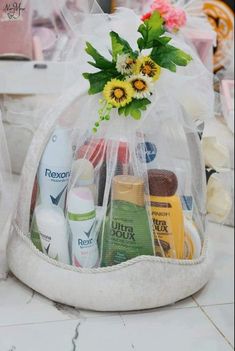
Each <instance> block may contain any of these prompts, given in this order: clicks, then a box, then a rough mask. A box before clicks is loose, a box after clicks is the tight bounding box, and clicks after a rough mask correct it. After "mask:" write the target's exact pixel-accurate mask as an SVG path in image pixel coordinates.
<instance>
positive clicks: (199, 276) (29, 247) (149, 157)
mask: <svg viewBox="0 0 235 351" xmlns="http://www.w3.org/2000/svg"><path fill="white" fill-rule="evenodd" d="M154 16H155V17H154V18H152V20H156V21H161V20H160V17H159V16H158V15H157V14H155V15H154ZM130 20H131V21H132V22H131V23H132V24H131V27H130V28H132V27H133V33H132V34H130V37H129V40H132V43H133V42H134V41H133V39H135V36H136V28H138V25H139V24H140V23H139V20H138V18H137V17H136V16H135V15H134V13H133V12H132V11H129V10H121V11H119V12H118V13H117V14H115V15H112V16H103V15H102V16H100V15H98V16H94V15H93V16H91V18H87V21H88V22H87V23H86V24H87V27H86V26H84V27H83V29H84V30H85V28H88V27H89V25H88V24H89V23H90V24H92V25H95V24H96V26H97V29H98V33H96V34H97V35H98V36H99V35H100V32H102V31H104V33H103V36H102V38H104V39H103V43H102V45H103V47H102V45H100V48H99V49H100V50H102V53H104V54H107V53H108V52H106V50H107V48H108V47H109V46H108V45H109V44H108V42H106V39H105V38H106V36H107V33H108V32H109V31H110V30H114V29H115V28H117V27H120V23H121V24H122V26H123V27H122V28H123V30H125V29H124V28H125V26H127V23H129V24H130ZM96 21H97V22H96ZM95 22H96V23H95ZM148 23H149V24H150V23H151V22H146V23H145V24H144V26H148ZM89 28H90V27H89ZM143 28H145V27H142V29H143ZM142 32H144V31H142ZM89 33H90V32H89ZM162 34H163V32H162ZM83 35H84V33H83ZM110 35H111V38H112V39H113V46H112V49H113V54H114V52H116V50H120V52H123V50H126V49H127V51H128V52H129V54H130V55H131V48H130V46H129V45H128V43H127V42H126V41H123V40H122V38H121V37H119V35H118V34H117V33H115V32H113V31H111V32H110ZM131 36H132V37H131ZM114 38H115V39H114ZM85 39H87V37H86V36H85ZM89 41H90V42H92V43H96V42H97V40H96V36H95V35H93V38H92V35H91V34H90V35H89ZM172 42H173V40H172ZM139 43H140V42H139ZM141 43H142V42H141ZM174 44H175V45H177V44H178V46H177V47H179V46H180V44H179V43H177V41H175V40H174ZM86 45H87V53H88V54H90V55H91V56H92V57H93V59H94V60H96V59H97V58H98V60H101V62H102V64H101V66H102V65H103V63H104V64H105V65H108V67H109V68H110V67H113V65H114V64H115V66H116V69H117V70H118V69H119V66H118V65H117V62H116V59H117V57H118V55H117V57H116V56H114V58H113V62H112V63H111V62H110V61H109V63H108V61H107V60H104V57H103V58H101V55H100V54H99V53H98V52H97V51H96V50H95V49H94V47H93V46H92V44H90V43H87V44H86ZM94 45H95V44H94ZM139 45H140V46H141V45H142V44H139ZM143 45H147V46H149V44H148V43H145V44H143ZM154 45H155V44H154ZM166 45H167V44H166ZM183 48H184V49H185V52H187V53H188V54H185V53H183V51H180V52H179V51H177V54H179V55H180V57H181V55H183V57H185V60H186V61H185V60H184V61H182V60H180V59H179V60H177V63H176V65H182V66H187V64H188V67H184V68H179V67H178V72H177V73H172V72H169V71H168V70H167V69H166V68H162V70H161V69H160V66H156V65H154V61H151V62H152V64H153V66H152V67H153V68H156V71H154V72H153V73H154V78H156V84H155V86H156V88H153V90H152V93H151V94H150V92H148V93H147V92H146V94H145V95H144V96H145V97H144V98H143V97H142V95H135V94H137V92H134V86H133V88H132V87H131V86H132V85H131V80H128V81H127V80H124V77H125V72H124V71H122V72H123V73H122V74H121V76H122V78H123V80H119V79H114V80H111V81H108V82H107V81H106V82H105V83H104V84H103V83H101V82H100V80H97V79H96V80H95V86H94V85H93V83H92V82H91V81H92V78H91V77H93V73H91V74H88V73H87V74H85V75H84V77H85V78H88V79H89V80H90V83H91V84H90V85H91V86H90V89H91V90H90V94H91V93H92V90H93V89H94V90H93V93H94V96H93V97H92V96H89V95H88V94H87V92H86V91H87V90H85V91H83V90H82V89H81V86H80V84H79V83H78V84H77V85H75V86H74V87H73V88H71V89H70V90H69V91H68V92H67V93H66V94H64V95H63V96H62V97H61V99H60V100H59V102H57V104H56V105H55V106H52V108H51V110H50V111H49V112H48V114H47V115H46V116H45V119H44V121H43V122H42V124H41V125H40V127H39V129H38V131H37V132H36V134H35V137H34V139H33V142H32V145H31V147H30V150H29V153H28V156H27V159H26V162H25V166H24V170H23V175H22V180H21V187H20V189H21V191H20V196H19V201H18V208H17V211H16V216H15V219H14V221H13V231H12V235H11V238H10V241H9V245H8V260H9V265H10V269H11V271H12V272H13V273H14V274H15V275H16V276H17V277H18V278H19V279H20V280H22V281H23V282H24V283H25V284H27V285H29V286H30V287H31V288H33V289H34V290H36V291H38V292H39V293H41V294H43V295H45V296H47V297H48V298H50V299H52V300H54V301H58V302H60V303H64V304H68V305H72V306H75V307H79V308H85V309H90V310H97V311H127V310H141V309H150V308H155V307H160V306H164V305H168V304H171V303H174V302H176V301H179V300H181V299H184V298H186V297H188V296H190V295H192V294H194V293H195V292H196V291H198V290H200V289H201V288H202V287H203V286H204V285H205V284H206V283H207V282H208V280H209V278H210V275H211V271H212V255H211V252H210V250H209V246H208V238H207V234H206V199H205V194H206V181H205V173H204V168H205V166H204V164H203V159H202V154H201V147H200V140H199V137H198V134H197V132H196V130H195V127H194V123H193V118H194V117H197V116H198V114H199V113H201V112H202V114H203V115H208V114H209V113H210V111H211V108H212V106H211V105H212V104H213V99H211V96H212V94H211V91H210V90H211V89H212V88H211V77H210V75H209V73H208V72H207V71H206V69H205V68H204V66H203V65H202V64H201V62H200V61H199V59H198V58H197V57H196V56H194V54H193V52H191V50H190V48H189V47H187V46H184V45H183ZM165 49H166V50H168V49H169V47H168V46H166V47H165ZM172 50H173V49H172ZM177 50H178V49H177ZM132 53H133V54H134V55H136V59H135V60H134V61H135V62H134V65H135V69H137V68H136V67H137V66H136V65H138V62H139V61H138V60H139V59H140V58H137V52H136V51H135V52H134V51H133V52H132ZM166 55H167V54H166ZM185 55H186V56H185ZM190 55H192V57H191V56H190ZM83 60H85V61H86V60H87V57H86V56H85V55H84V57H83ZM99 62H100V61H99ZM131 62H132V61H131ZM149 62H150V61H148V63H149ZM96 63H97V65H98V66H100V64H98V61H97V60H96ZM129 63H130V62H129V60H128V64H129ZM81 67H83V68H84V67H86V69H89V65H87V66H86V65H85V64H84V62H83V64H82V65H81ZM122 67H123V66H122ZM141 67H142V66H141ZM157 67H158V68H157ZM83 68H81V69H83ZM98 68H100V67H98ZM171 68H172V70H173V66H171ZM175 68H176V66H174V69H175ZM128 69H130V67H129V66H128ZM108 72H109V73H110V71H108ZM112 72H113V71H112ZM114 72H115V74H116V70H115V69H114ZM196 72H197V73H196ZM106 73H107V72H106ZM109 73H108V74H109ZM150 73H151V72H149V71H147V72H146V74H143V75H141V77H142V80H141V82H142V83H144V82H147V81H149V80H151V79H150V75H149V80H148V78H147V74H150ZM94 74H97V72H96V73H94ZM99 74H100V73H99ZM128 77H129V75H128ZM198 77H200V79H203V82H204V87H203V89H205V91H206V90H207V93H206V94H205V97H206V99H207V104H204V103H202V104H200V105H199V104H198V106H195V105H192V104H190V103H189V101H192V100H193V94H194V92H195V90H197V88H198V87H199V86H200V84H201V82H200V81H199V80H198ZM139 78H140V77H139ZM154 78H152V79H154ZM78 79H82V78H80V77H78ZM128 79H131V78H130V77H129V78H128ZM170 79H171V83H172V85H171V86H170V85H169V80H170ZM183 81H184V82H185V84H186V85H185V86H186V87H188V86H191V87H192V90H191V96H190V91H187V96H188V101H187V103H186V104H183V103H182V101H183V91H184V90H183V89H184V88H183ZM116 84H117V87H116V86H115V85H116ZM97 85H98V87H97ZM104 86H105V88H104V90H105V91H106V92H107V91H109V88H110V91H111V92H112V93H111V94H108V93H107V94H105V92H104V96H107V99H108V100H109V101H110V103H109V104H106V102H105V100H104V98H103V99H102V95H101V94H100V93H98V94H95V92H96V89H98V90H99V91H100V92H101V91H102V90H103V87H104ZM176 86H179V87H180V88H179V90H180V89H181V93H180V92H179V91H177V92H175V91H174V89H175V87H176ZM137 87H139V84H137ZM186 89H187V88H186ZM122 92H123V95H122ZM124 92H125V94H124ZM120 94H121V95H122V96H120ZM138 94H140V92H139V93H138ZM135 96H138V99H137V98H136V97H135ZM146 96H148V98H147V97H146ZM122 98H123V99H122ZM124 98H125V99H127V101H128V102H126V104H125V103H124ZM100 99H101V100H100ZM120 99H121V100H120ZM108 100H107V101H108ZM198 101H200V99H199V100H198ZM120 102H122V104H121V105H120ZM99 103H100V104H101V107H100V109H99ZM103 103H104V104H105V106H104V105H103ZM132 103H134V106H133V105H129V104H132ZM112 104H113V105H112ZM143 104H144V105H143ZM128 106H129V107H128ZM131 106H132V107H131ZM127 107H128V110H126V108H127ZM196 107H197V108H196ZM123 108H124V110H123ZM98 110H99V112H98ZM75 111H76V114H75V113H74V112H75ZM128 111H129V112H130V111H131V114H130V115H129V116H128ZM123 113H124V115H126V118H125V117H124V116H123ZM119 114H120V115H119ZM98 115H99V117H100V120H99V122H98V121H97V116H98Z"/></svg>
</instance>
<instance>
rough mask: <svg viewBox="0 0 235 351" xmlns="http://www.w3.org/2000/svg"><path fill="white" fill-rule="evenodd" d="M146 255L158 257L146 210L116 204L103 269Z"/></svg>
mask: <svg viewBox="0 0 235 351" xmlns="http://www.w3.org/2000/svg"><path fill="white" fill-rule="evenodd" d="M142 255H148V256H153V255H154V249H153V241H152V233H151V230H150V225H149V220H148V215H147V211H146V209H145V208H144V207H140V206H136V205H133V204H131V203H127V202H123V201H113V203H112V210H111V211H110V212H109V215H108V216H107V219H106V225H105V230H104V233H103V252H102V266H103V267H107V266H113V265H116V264H120V263H122V262H125V261H127V260H130V259H132V258H135V257H137V256H142Z"/></svg>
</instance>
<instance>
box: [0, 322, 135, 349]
mask: <svg viewBox="0 0 235 351" xmlns="http://www.w3.org/2000/svg"><path fill="white" fill-rule="evenodd" d="M0 350H1V351H10V350H12V351H78V350H79V351H93V350H96V351H120V350H121V351H133V348H132V345H131V344H130V342H129V341H128V335H127V331H126V328H125V326H124V324H123V322H122V320H121V318H120V317H111V318H109V319H108V320H104V319H103V318H101V319H99V320H98V319H88V320H84V319H81V320H77V321H75V320H74V321H68V322H55V323H45V324H35V325H29V326H19V327H17V328H16V327H5V328H0Z"/></svg>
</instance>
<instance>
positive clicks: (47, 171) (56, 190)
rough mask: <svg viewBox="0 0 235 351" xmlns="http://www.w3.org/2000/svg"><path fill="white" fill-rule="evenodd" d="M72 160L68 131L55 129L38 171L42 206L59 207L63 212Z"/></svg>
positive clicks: (59, 128)
mask: <svg viewBox="0 0 235 351" xmlns="http://www.w3.org/2000/svg"><path fill="white" fill-rule="evenodd" d="M72 160H73V147H72V142H71V137H70V130H69V129H65V128H61V127H57V128H56V129H55V131H54V132H53V134H52V136H51V138H50V140H49V142H48V144H47V146H46V149H45V151H44V153H43V156H42V159H41V162H40V165H39V169H38V184H39V191H40V203H41V204H42V205H45V206H51V205H54V206H59V207H61V208H62V210H64V207H65V196H66V192H67V187H68V182H69V179H70V175H71V168H72Z"/></svg>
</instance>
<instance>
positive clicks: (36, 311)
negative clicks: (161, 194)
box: [0, 224, 234, 351]
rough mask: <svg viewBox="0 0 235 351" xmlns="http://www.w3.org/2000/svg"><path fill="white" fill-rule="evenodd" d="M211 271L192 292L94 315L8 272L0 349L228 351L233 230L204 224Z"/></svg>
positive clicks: (1, 292) (0, 298)
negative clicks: (142, 308)
mask: <svg viewBox="0 0 235 351" xmlns="http://www.w3.org/2000/svg"><path fill="white" fill-rule="evenodd" d="M209 231H210V239H211V241H212V242H213V244H214V249H215V255H216V256H215V271H214V275H213V277H212V279H211V280H210V282H209V284H208V285H207V286H206V287H205V288H204V289H203V290H202V291H200V292H199V293H198V294H196V295H195V296H193V297H190V298H189V299H187V300H185V301H182V302H179V303H177V304H175V305H172V306H168V307H165V308H161V309H157V310H151V311H146V312H139V313H138V312H133V313H96V312H89V311H82V310H76V309H74V308H70V307H67V306H62V305H59V304H57V303H54V302H52V301H49V300H48V299H46V298H45V297H43V296H40V295H38V294H37V293H35V292H34V291H32V290H31V289H30V288H28V287H26V286H24V285H23V284H22V283H20V282H19V281H18V280H17V279H16V278H14V277H13V276H9V278H8V279H7V280H6V281H2V282H0V351H93V350H96V351H132V350H136V351H150V350H153V351H154V350H163V351H172V350H174V351H184V350H189V351H231V350H233V349H234V347H233V345H234V334H233V325H234V315H233V310H234V245H233V244H234V231H233V229H232V228H228V227H222V226H219V225H216V224H210V228H209Z"/></svg>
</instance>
